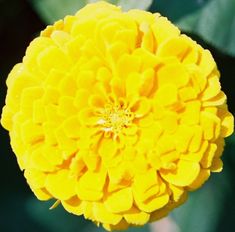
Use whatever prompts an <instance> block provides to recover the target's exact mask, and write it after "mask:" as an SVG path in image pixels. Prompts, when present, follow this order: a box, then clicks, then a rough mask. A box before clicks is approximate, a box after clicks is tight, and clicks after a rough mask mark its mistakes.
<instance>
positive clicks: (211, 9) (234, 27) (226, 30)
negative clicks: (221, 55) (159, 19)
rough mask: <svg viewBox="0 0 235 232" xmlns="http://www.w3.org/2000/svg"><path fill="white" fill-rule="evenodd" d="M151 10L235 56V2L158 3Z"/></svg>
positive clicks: (184, 0) (192, 0)
mask: <svg viewBox="0 0 235 232" xmlns="http://www.w3.org/2000/svg"><path fill="white" fill-rule="evenodd" d="M151 10H152V11H159V12H160V13H162V14H163V15H164V16H167V17H169V18H170V19H171V20H173V21H174V22H175V23H176V24H177V25H178V26H179V27H180V28H181V30H183V31H185V32H189V33H194V34H196V35H199V36H200V37H201V38H202V39H203V40H205V41H206V42H208V43H210V44H212V45H213V46H215V47H216V48H218V49H220V50H222V51H223V52H225V53H228V54H229V55H233V56H235V0H211V1H208V0H197V1H195V0H182V1H178V0H168V1H167V0H155V1H154V4H153V6H152V8H151Z"/></svg>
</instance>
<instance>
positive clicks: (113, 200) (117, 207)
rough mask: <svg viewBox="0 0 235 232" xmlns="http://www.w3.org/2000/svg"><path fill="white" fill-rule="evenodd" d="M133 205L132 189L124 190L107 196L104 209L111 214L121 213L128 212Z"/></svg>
mask: <svg viewBox="0 0 235 232" xmlns="http://www.w3.org/2000/svg"><path fill="white" fill-rule="evenodd" d="M132 204H133V197H132V189H131V188H124V189H122V190H119V191H117V192H114V193H110V194H108V195H107V199H106V200H105V202H104V205H105V207H106V208H107V210H108V211H110V212H112V213H121V212H124V211H127V210H129V209H130V208H131V207H132Z"/></svg>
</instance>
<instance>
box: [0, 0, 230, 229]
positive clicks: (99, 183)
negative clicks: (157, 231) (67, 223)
mask: <svg viewBox="0 0 235 232" xmlns="http://www.w3.org/2000/svg"><path fill="white" fill-rule="evenodd" d="M219 76H220V74H219V71H218V70H217V66H216V63H215V61H214V59H213V58H212V56H211V53H210V52H209V51H208V50H204V49H203V48H202V47H201V46H200V45H198V44H197V43H196V42H194V41H193V40H191V39H190V38H189V37H187V36H186V35H183V34H181V33H180V31H179V29H178V28H177V27H175V26H174V25H172V24H171V23H170V22H169V21H168V20H167V19H166V18H164V17H162V16H161V15H160V14H151V13H148V12H145V11H141V10H130V11H128V12H122V11H121V9H120V8H119V7H116V6H114V5H111V4H108V3H105V2H99V3H95V4H89V5H87V6H86V7H84V8H83V9H81V10H80V11H78V12H77V14H76V15H75V16H66V17H65V19H64V20H60V21H58V22H56V23H55V24H54V25H53V26H48V27H47V28H46V29H45V30H44V31H42V32H41V35H40V36H39V37H38V38H36V39H34V40H33V41H32V43H31V44H30V45H29V47H28V48H27V51H26V55H25V57H24V58H23V61H22V63H20V64H17V65H16V66H15V67H14V68H13V70H12V71H11V73H10V74H9V76H8V79H7V86H8V93H7V97H6V105H5V106H4V108H3V113H2V119H1V123H2V125H3V126H4V127H5V128H6V129H7V130H8V131H9V133H10V138H11V145H12V148H13V150H14V152H15V154H16V157H17V160H18V163H19V166H20V168H21V169H22V170H24V174H25V177H26V179H27V182H28V184H29V186H30V187H31V189H32V191H33V192H34V193H35V195H36V196H37V197H38V199H40V200H48V199H51V198H53V199H55V200H57V201H59V202H61V203H62V205H63V207H64V208H65V209H66V210H67V211H68V212H71V213H73V214H76V215H84V217H85V218H88V219H90V220H92V221H94V222H95V223H97V224H99V223H101V224H102V225H103V226H104V228H106V229H107V230H112V229H125V228H127V227H128V226H129V225H143V224H145V223H147V222H151V221H154V220H157V219H159V218H161V217H163V216H165V215H167V214H168V213H169V212H170V211H171V210H172V209H173V208H175V207H177V206H178V205H180V204H181V203H183V202H184V200H185V199H186V196H187V192H188V191H191V190H194V189H197V188H198V187H200V186H201V185H202V184H203V183H204V182H205V181H206V180H207V179H208V177H209V176H210V173H211V172H219V171H221V169H222V161H221V159H220V156H221V154H222V151H223V147H224V137H227V136H228V135H230V134H231V133H232V132H233V117H232V115H231V114H230V113H229V112H228V110H227V105H226V96H225V94H224V93H223V92H222V91H221V86H220V82H219Z"/></svg>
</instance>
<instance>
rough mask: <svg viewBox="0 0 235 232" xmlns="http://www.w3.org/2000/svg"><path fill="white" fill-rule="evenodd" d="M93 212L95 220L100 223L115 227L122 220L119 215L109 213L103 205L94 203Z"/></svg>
mask: <svg viewBox="0 0 235 232" xmlns="http://www.w3.org/2000/svg"><path fill="white" fill-rule="evenodd" d="M93 210H94V216H95V219H96V220H97V221H99V222H102V223H107V224H112V225H116V224H118V223H119V222H120V221H121V219H122V216H121V215H119V214H114V213H111V212H109V211H108V210H107V209H106V207H105V206H104V204H103V203H99V202H95V203H94V208H93Z"/></svg>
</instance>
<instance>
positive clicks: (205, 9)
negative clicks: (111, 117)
mask: <svg viewBox="0 0 235 232" xmlns="http://www.w3.org/2000/svg"><path fill="white" fill-rule="evenodd" d="M93 1H94V0H28V1H27V0H10V1H7V0H0V51H1V56H0V70H1V78H0V84H1V87H0V88H1V90H0V100H1V105H0V108H2V106H3V105H4V99H5V94H6V86H5V83H4V82H5V79H6V78H7V73H9V71H10V69H11V68H12V66H13V65H14V64H15V63H17V62H20V61H21V59H22V57H23V55H24V51H25V49H26V47H27V46H28V44H29V42H30V41H31V40H32V39H33V38H34V37H35V36H36V35H37V34H38V33H39V31H40V30H42V29H43V28H44V27H45V26H46V23H48V22H49V23H52V22H54V21H55V20H57V19H59V18H63V17H64V16H65V15H66V14H72V13H75V12H76V11H77V10H78V9H79V8H81V7H82V6H84V4H86V3H87V2H93ZM109 1H110V2H112V3H115V4H119V5H122V6H123V8H124V9H130V8H140V9H149V10H150V11H151V12H160V13H161V14H162V15H164V16H167V17H168V18H169V19H171V20H172V21H173V22H175V23H177V24H178V25H179V26H180V27H181V28H182V29H183V31H184V32H187V33H190V36H192V37H193V38H194V39H196V40H197V41H198V42H199V43H200V44H202V45H203V46H204V47H205V48H208V49H210V50H211V51H212V54H213V56H214V58H215V60H216V62H217V64H218V67H219V69H220V71H221V85H222V89H223V90H224V91H225V92H226V94H227V96H228V105H229V108H230V111H232V112H233V114H234V113H235V104H234V103H235V84H234V79H233V78H234V75H235V58H234V57H233V56H235V0H180V1H179V0H154V1H152V0H145V1H144V0H143V1H142V0H109ZM0 133H1V148H2V149H1V156H0V165H1V167H0V172H1V174H0V178H1V184H2V185H1V192H0V197H1V200H2V203H1V206H0V231H1V232H74V231H79V232H101V231H104V230H103V229H102V228H97V227H96V226H95V225H93V224H92V223H91V222H89V221H86V220H84V219H83V217H76V216H74V215H71V214H68V213H67V212H66V211H64V210H63V209H62V207H61V206H59V207H58V208H56V209H54V210H49V207H50V206H51V205H52V204H53V202H51V201H50V202H39V201H38V200H37V199H36V198H35V197H34V195H33V193H32V192H31V191H30V189H29V187H28V186H27V184H26V181H25V180H24V177H23V173H22V172H21V171H20V170H19V168H18V165H17V162H16V159H15V156H14V154H13V153H12V151H11V148H10V143H9V138H8V134H7V132H6V131H4V130H3V129H2V128H0ZM234 151H235V136H234V135H233V136H231V137H230V138H228V139H227V140H226V147H225V151H224V155H223V161H224V171H223V172H222V173H221V174H212V176H211V178H210V180H209V181H208V182H207V183H206V184H205V185H204V186H203V187H202V188H201V189H199V190H198V191H196V192H193V193H191V194H190V197H189V199H188V201H187V202H186V203H185V204H184V205H183V206H181V207H179V208H178V209H176V210H174V211H173V213H172V215H171V216H172V218H173V219H174V220H175V221H176V223H177V224H178V226H179V228H180V231H181V232H220V231H223V232H230V231H233V230H234V229H233V228H234V221H235V197H234V196H235V181H234V180H235V154H234V153H235V152H234ZM149 231H150V228H149V226H148V225H147V226H145V227H141V228H130V229H129V230H128V232H149ZM159 232H161V231H159Z"/></svg>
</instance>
